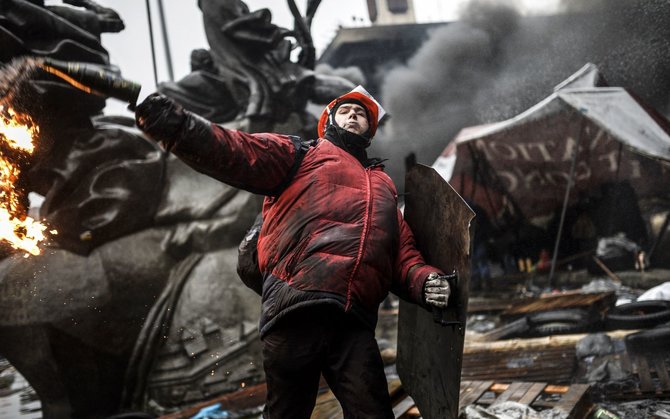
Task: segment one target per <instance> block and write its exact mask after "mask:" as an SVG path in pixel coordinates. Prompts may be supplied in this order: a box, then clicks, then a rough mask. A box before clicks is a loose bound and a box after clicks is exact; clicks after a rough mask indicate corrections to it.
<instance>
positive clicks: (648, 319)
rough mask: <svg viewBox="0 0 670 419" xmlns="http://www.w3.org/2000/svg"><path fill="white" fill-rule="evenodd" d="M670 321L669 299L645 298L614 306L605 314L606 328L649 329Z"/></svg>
mask: <svg viewBox="0 0 670 419" xmlns="http://www.w3.org/2000/svg"><path fill="white" fill-rule="evenodd" d="M667 321H670V301H664V300H647V301H636V302H634V303H629V304H622V305H620V306H616V307H614V308H612V309H610V311H609V312H608V313H607V315H606V316H605V328H606V329H607V330H617V329H623V330H630V329H649V328H652V327H654V326H658V325H660V324H663V323H665V322H667Z"/></svg>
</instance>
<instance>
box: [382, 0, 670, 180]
mask: <svg viewBox="0 0 670 419" xmlns="http://www.w3.org/2000/svg"><path fill="white" fill-rule="evenodd" d="M587 62H592V63H594V64H596V65H597V66H598V67H599V68H600V70H601V72H602V74H603V75H604V77H605V79H606V80H607V81H608V82H609V84H610V85H613V86H623V87H627V88H629V89H631V90H632V91H634V92H635V93H637V94H638V95H639V96H640V97H641V98H642V99H643V100H645V101H647V102H648V103H649V104H650V105H651V106H652V107H654V108H656V109H657V110H659V111H660V112H661V113H664V114H666V115H667V114H668V110H669V107H670V2H668V1H667V0H593V1H583V0H565V1H564V2H563V3H562V5H561V9H560V14H558V15H554V16H530V17H524V16H521V15H520V13H519V12H518V11H517V10H516V9H515V8H514V7H513V6H511V5H510V2H509V1H508V2H505V3H504V4H503V2H492V1H482V0H475V1H472V2H470V3H469V4H468V6H467V7H466V8H465V9H464V10H463V13H462V16H461V18H460V20H459V21H458V22H454V23H451V24H448V25H445V26H444V27H442V28H440V29H438V30H436V31H435V32H434V33H433V34H432V35H431V37H430V38H429V40H428V41H426V42H425V43H424V44H423V45H422V47H421V48H420V49H419V50H418V51H417V53H416V55H415V56H414V57H413V58H412V59H410V60H409V62H408V63H407V64H406V65H402V66H398V67H395V68H394V69H392V70H391V71H390V72H389V73H388V74H387V75H386V77H385V80H384V84H383V87H382V95H381V96H382V98H383V101H384V105H385V107H386V108H387V110H388V111H389V113H390V114H391V115H392V118H391V119H390V121H389V123H387V124H386V126H384V128H383V129H382V130H381V131H380V133H379V134H378V136H377V139H376V141H375V144H374V145H373V149H372V150H371V154H373V155H381V156H384V157H390V159H391V163H390V165H389V169H390V170H389V172H390V174H391V176H392V177H393V178H394V180H395V181H396V183H397V184H398V185H399V186H401V185H402V184H403V179H402V176H403V175H404V167H403V166H402V165H403V159H404V157H405V156H406V155H407V154H408V153H410V152H415V153H416V155H417V158H418V161H419V162H421V163H425V164H432V162H433V161H434V160H435V158H436V157H437V156H438V155H439V154H440V152H441V151H442V150H443V149H444V147H445V146H446V145H447V144H448V142H449V141H451V139H453V138H454V136H455V135H456V134H457V133H458V131H459V130H460V129H461V128H464V127H467V126H472V125H478V124H482V123H487V122H495V121H500V120H504V119H507V118H510V117H513V116H514V115H516V114H518V113H520V112H522V111H524V110H525V109H527V108H529V107H530V106H532V105H534V104H535V103H537V102H538V101H540V100H542V99H543V98H544V97H546V96H548V95H549V94H550V93H551V91H552V89H553V87H554V86H555V85H557V84H558V83H560V82H561V81H563V80H564V79H565V78H567V77H569V76H570V75H571V74H572V73H574V72H575V71H577V70H578V69H580V68H581V67H582V66H583V65H584V64H586V63H587Z"/></svg>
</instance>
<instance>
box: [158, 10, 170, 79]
mask: <svg viewBox="0 0 670 419" xmlns="http://www.w3.org/2000/svg"><path fill="white" fill-rule="evenodd" d="M158 17H159V18H160V22H161V33H162V34H163V43H164V50H165V63H166V64H167V71H168V79H169V80H170V81H172V80H174V71H173V70H172V54H171V53H170V40H169V39H168V30H167V23H166V22H165V11H164V10H163V0H158Z"/></svg>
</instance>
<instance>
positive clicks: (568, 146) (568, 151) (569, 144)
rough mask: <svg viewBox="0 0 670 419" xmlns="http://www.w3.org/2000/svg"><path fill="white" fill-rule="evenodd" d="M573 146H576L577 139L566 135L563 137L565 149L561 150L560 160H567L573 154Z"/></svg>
mask: <svg viewBox="0 0 670 419" xmlns="http://www.w3.org/2000/svg"><path fill="white" fill-rule="evenodd" d="M575 147H577V141H575V139H574V138H572V137H568V138H566V139H565V150H564V151H563V158H562V159H561V160H562V161H569V160H572V158H573V157H574V155H575Z"/></svg>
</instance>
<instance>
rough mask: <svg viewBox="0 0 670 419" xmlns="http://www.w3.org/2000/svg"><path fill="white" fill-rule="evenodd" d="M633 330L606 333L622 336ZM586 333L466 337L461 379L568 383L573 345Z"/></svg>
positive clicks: (573, 359) (573, 365)
mask: <svg viewBox="0 0 670 419" xmlns="http://www.w3.org/2000/svg"><path fill="white" fill-rule="evenodd" d="M630 333H633V331H627V330H622V331H615V332H609V333H607V334H608V335H609V336H610V337H611V338H612V339H622V338H623V337H624V336H626V335H628V334H630ZM585 336H588V335H586V334H575V335H559V336H547V337H542V338H533V339H509V340H502V341H496V342H478V341H471V340H467V341H466V342H465V348H464V350H463V371H462V375H461V376H462V379H463V380H497V381H514V380H519V379H521V380H524V381H533V382H534V381H539V382H547V381H549V382H553V383H568V382H570V381H571V379H572V377H573V372H574V371H575V369H576V367H577V359H576V356H575V345H576V344H577V342H578V341H579V340H580V339H582V338H584V337H585Z"/></svg>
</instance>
